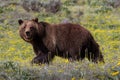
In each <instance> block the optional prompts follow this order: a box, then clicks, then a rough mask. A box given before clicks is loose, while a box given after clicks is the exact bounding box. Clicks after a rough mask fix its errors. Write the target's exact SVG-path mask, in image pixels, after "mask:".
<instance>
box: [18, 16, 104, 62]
mask: <svg viewBox="0 0 120 80" xmlns="http://www.w3.org/2000/svg"><path fill="white" fill-rule="evenodd" d="M18 22H19V24H20V27H19V33H20V36H21V38H22V39H23V40H25V41H26V42H28V43H31V44H32V46H33V50H34V52H35V54H36V57H35V58H34V59H33V60H32V62H33V63H49V61H51V60H52V59H53V58H54V56H55V55H56V56H60V57H63V58H68V59H69V60H71V59H72V60H83V59H84V58H85V57H87V58H88V60H91V61H92V62H96V63H97V62H98V61H102V62H104V59H103V55H102V53H101V52H100V50H99V45H98V44H97V43H96V41H95V40H94V38H93V36H92V35H91V33H90V32H89V31H88V30H87V29H85V28H84V27H82V26H80V25H78V24H72V23H64V24H49V23H46V22H38V19H37V18H36V19H33V20H24V21H23V20H19V21H18Z"/></svg>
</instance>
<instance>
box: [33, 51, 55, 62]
mask: <svg viewBox="0 0 120 80" xmlns="http://www.w3.org/2000/svg"><path fill="white" fill-rule="evenodd" d="M53 58H54V55H52V54H51V52H48V54H42V55H37V56H36V57H35V58H34V59H33V60H32V64H33V63H35V64H42V63H47V64H49V61H51V60H52V59H53Z"/></svg>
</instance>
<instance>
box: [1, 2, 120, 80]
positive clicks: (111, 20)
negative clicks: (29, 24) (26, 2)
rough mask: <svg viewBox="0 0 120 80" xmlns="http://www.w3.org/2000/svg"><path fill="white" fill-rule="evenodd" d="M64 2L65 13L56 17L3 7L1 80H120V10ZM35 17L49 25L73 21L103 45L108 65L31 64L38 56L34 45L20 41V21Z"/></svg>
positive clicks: (59, 61)
mask: <svg viewBox="0 0 120 80" xmlns="http://www.w3.org/2000/svg"><path fill="white" fill-rule="evenodd" d="M61 1H62V6H61V10H60V11H59V12H57V13H55V14H53V13H50V12H45V11H44V10H43V11H41V12H33V11H31V12H26V11H25V10H24V9H23V8H22V7H21V6H20V5H14V4H11V5H8V6H5V7H1V8H0V80H119V79H120V56H119V55H120V18H119V12H120V9H119V7H118V8H112V6H106V5H105V4H104V2H103V1H104V0H101V1H98V2H96V1H95V0H91V1H90V2H89V0H85V1H84V0H81V1H78V3H73V0H71V1H67V0H61ZM9 2H17V3H20V2H21V1H19V0H18V1H15V0H11V1H8V3H9ZM3 3H4V2H2V3H1V4H0V5H2V4H3ZM5 4H7V2H5ZM103 4H104V6H103ZM106 4H107V3H106ZM79 12H83V15H79ZM34 17H38V18H39V21H46V22H49V23H61V22H62V21H64V20H66V19H67V20H68V21H69V22H72V23H78V24H81V25H82V26H84V27H85V28H87V29H88V30H89V31H90V32H91V33H92V35H93V36H94V38H95V40H96V41H97V42H98V43H99V45H100V48H101V51H102V53H103V55H104V58H105V64H102V63H99V64H94V63H92V62H89V61H88V60H87V59H85V60H83V61H79V62H77V61H75V62H69V61H68V60H67V59H63V58H60V57H57V56H56V57H55V59H54V60H53V62H51V63H50V65H47V64H42V65H31V60H32V58H33V57H34V56H35V55H34V52H33V50H32V46H31V45H30V44H28V43H26V42H24V41H23V40H22V39H21V38H20V36H19V34H18V29H19V28H18V26H19V25H18V23H17V20H18V19H20V18H22V19H30V18H34Z"/></svg>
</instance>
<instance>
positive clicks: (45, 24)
mask: <svg viewBox="0 0 120 80" xmlns="http://www.w3.org/2000/svg"><path fill="white" fill-rule="evenodd" d="M40 24H42V26H43V27H46V26H48V25H49V23H47V22H40Z"/></svg>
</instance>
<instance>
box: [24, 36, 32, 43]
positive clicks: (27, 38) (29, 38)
mask: <svg viewBox="0 0 120 80" xmlns="http://www.w3.org/2000/svg"><path fill="white" fill-rule="evenodd" d="M24 39H25V40H26V41H28V42H29V41H32V40H33V38H32V37H31V36H30V35H29V36H27V35H26V36H25V38H24Z"/></svg>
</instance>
